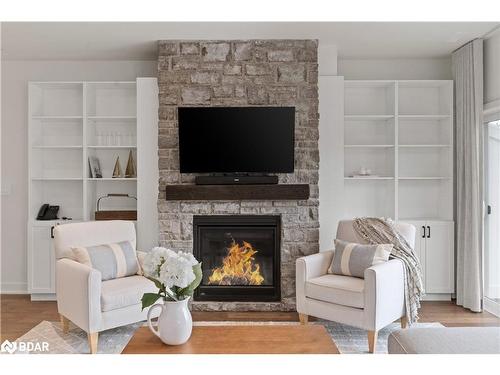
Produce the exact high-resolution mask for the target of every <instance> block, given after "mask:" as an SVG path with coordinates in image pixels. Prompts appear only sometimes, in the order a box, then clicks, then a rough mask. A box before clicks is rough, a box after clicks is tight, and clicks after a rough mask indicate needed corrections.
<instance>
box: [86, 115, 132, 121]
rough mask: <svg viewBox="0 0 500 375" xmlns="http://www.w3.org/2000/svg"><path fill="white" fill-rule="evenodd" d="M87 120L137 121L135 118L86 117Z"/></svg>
mask: <svg viewBox="0 0 500 375" xmlns="http://www.w3.org/2000/svg"><path fill="white" fill-rule="evenodd" d="M87 118H88V119H89V120H137V117H136V116H87Z"/></svg>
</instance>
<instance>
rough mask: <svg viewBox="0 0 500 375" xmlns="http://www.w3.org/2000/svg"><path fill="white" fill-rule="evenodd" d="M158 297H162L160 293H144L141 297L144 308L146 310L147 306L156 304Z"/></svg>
mask: <svg viewBox="0 0 500 375" xmlns="http://www.w3.org/2000/svg"><path fill="white" fill-rule="evenodd" d="M158 298H160V293H144V295H143V296H142V298H141V302H142V309H143V310H144V309H145V308H146V307H149V306H151V305H152V304H154V303H155V302H156V301H157V300H158Z"/></svg>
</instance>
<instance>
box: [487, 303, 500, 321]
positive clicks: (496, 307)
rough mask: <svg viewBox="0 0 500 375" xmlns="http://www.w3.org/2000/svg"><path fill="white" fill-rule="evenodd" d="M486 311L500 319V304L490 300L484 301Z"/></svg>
mask: <svg viewBox="0 0 500 375" xmlns="http://www.w3.org/2000/svg"><path fill="white" fill-rule="evenodd" d="M484 309H485V310H486V311H488V312H489V313H491V314H493V315H495V316H498V317H499V318H500V303H498V302H495V301H492V300H490V299H488V298H485V299H484Z"/></svg>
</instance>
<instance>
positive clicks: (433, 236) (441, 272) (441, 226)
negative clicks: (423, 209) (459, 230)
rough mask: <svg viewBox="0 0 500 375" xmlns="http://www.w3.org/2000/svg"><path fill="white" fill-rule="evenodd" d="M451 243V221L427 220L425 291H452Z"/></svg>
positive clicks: (452, 261) (452, 262) (452, 255)
mask: <svg viewBox="0 0 500 375" xmlns="http://www.w3.org/2000/svg"><path fill="white" fill-rule="evenodd" d="M453 243H454V238H453V222H446V221H428V222H427V235H426V239H425V279H426V293H453V292H454V266H453V265H454V251H453V249H454V246H453Z"/></svg>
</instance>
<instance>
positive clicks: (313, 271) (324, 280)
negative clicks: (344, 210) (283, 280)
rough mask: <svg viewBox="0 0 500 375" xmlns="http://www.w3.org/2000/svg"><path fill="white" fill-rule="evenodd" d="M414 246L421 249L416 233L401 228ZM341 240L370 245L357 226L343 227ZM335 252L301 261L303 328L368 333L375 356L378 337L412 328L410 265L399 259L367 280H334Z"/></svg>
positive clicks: (372, 271)
mask: <svg viewBox="0 0 500 375" xmlns="http://www.w3.org/2000/svg"><path fill="white" fill-rule="evenodd" d="M396 229H397V230H398V231H399V232H400V233H401V234H402V235H403V236H404V237H405V239H406V240H407V241H408V243H409V244H410V245H411V246H412V247H414V245H415V227H414V226H413V225H410V224H406V223H396ZM337 239H339V240H343V241H346V242H354V243H361V244H366V241H364V240H363V239H362V238H360V237H359V236H358V235H357V234H356V232H355V231H354V228H353V222H352V221H350V220H349V221H340V222H339V225H338V228H337ZM333 253H334V251H333V250H332V251H325V252H320V253H318V254H314V255H310V256H306V257H302V258H299V259H297V265H296V285H297V291H296V292H297V311H298V313H299V317H300V321H301V322H302V324H307V320H308V316H309V315H310V316H314V317H318V318H322V319H327V320H331V321H335V322H338V323H342V324H347V325H350V326H354V327H358V328H362V329H365V330H367V331H368V348H369V351H370V352H371V353H373V352H374V351H375V344H376V342H377V332H378V331H379V330H380V329H382V328H384V327H385V326H387V325H388V324H390V323H392V322H394V321H395V320H397V319H401V326H402V327H403V328H405V327H406V319H405V318H404V316H405V299H404V289H405V286H404V265H403V263H402V262H401V261H400V260H398V259H392V260H389V261H387V262H384V263H380V264H376V265H374V266H372V267H370V268H368V269H366V270H365V272H364V279H361V278H356V277H351V276H341V275H332V274H328V273H327V270H328V268H329V266H330V264H331V262H332V258H333Z"/></svg>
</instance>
